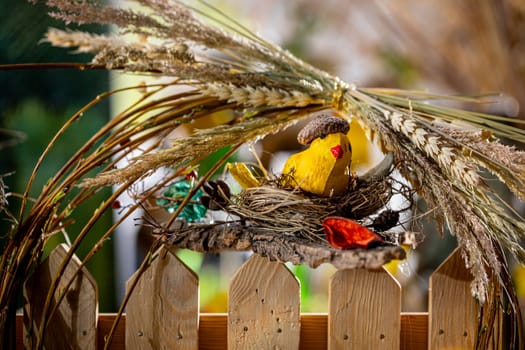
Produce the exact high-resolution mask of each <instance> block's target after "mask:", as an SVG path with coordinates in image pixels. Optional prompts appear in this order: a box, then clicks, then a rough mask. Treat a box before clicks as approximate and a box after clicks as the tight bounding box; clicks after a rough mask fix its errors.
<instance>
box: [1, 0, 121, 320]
mask: <svg viewBox="0 0 525 350" xmlns="http://www.w3.org/2000/svg"><path fill="white" fill-rule="evenodd" d="M0 8H2V9H3V10H2V11H0V64H8V63H38V62H42V63H44V62H85V61H86V60H88V59H89V58H88V57H87V56H85V55H77V54H75V55H72V54H71V53H68V52H66V51H65V50H63V49H58V48H52V47H50V46H49V45H48V44H45V43H40V44H39V42H40V40H41V39H42V37H43V35H44V33H45V32H46V31H47V29H48V27H52V26H53V27H63V24H62V23H60V22H58V21H55V20H53V19H51V18H50V17H49V16H48V15H47V10H46V9H45V7H44V6H42V5H41V4H38V5H31V4H29V3H28V2H27V1H21V0H0ZM0 84H1V85H2V86H3V87H4V88H3V89H2V94H0V129H9V130H13V131H16V132H21V133H23V134H24V140H21V141H22V142H20V143H19V144H17V145H15V146H11V147H8V148H4V149H0V173H1V174H6V173H11V172H14V173H13V174H12V175H10V176H8V177H6V178H5V182H6V185H7V186H9V190H10V191H11V192H14V193H22V192H23V191H24V189H25V185H26V183H27V181H28V179H29V176H30V174H31V171H32V169H33V166H34V165H35V163H36V161H37V159H38V156H39V155H40V154H41V153H42V151H43V150H44V149H45V147H46V145H47V144H48V142H49V141H50V140H51V138H52V137H53V135H54V134H55V133H56V132H57V131H58V130H59V128H60V127H61V126H62V125H63V124H64V122H65V121H66V120H67V119H68V118H69V117H70V116H71V115H72V114H73V113H75V112H76V111H77V110H78V109H79V108H80V107H82V106H83V105H84V104H86V103H88V102H89V101H90V100H91V99H93V98H94V97H95V96H96V94H98V93H100V92H103V91H106V90H108V73H107V72H104V71H89V72H81V71H76V70H58V69H39V68H38V67H35V68H34V69H28V70H10V71H5V70H3V71H0ZM108 110H109V106H108V103H107V102H105V103H101V104H99V105H97V106H96V107H95V108H93V109H91V110H90V111H89V113H86V115H84V117H83V118H81V119H80V120H79V121H78V122H76V125H74V127H73V128H72V129H71V130H70V132H68V133H66V134H65V135H64V137H63V138H62V139H61V140H60V142H59V143H58V144H57V147H55V148H54V150H53V151H52V152H51V154H50V156H49V158H48V159H47V160H46V161H45V162H44V164H43V166H42V168H41V171H40V174H39V175H38V176H37V179H36V181H35V183H34V185H33V188H32V191H31V193H30V195H31V196H36V195H38V193H39V189H41V188H42V186H43V185H44V184H45V182H46V181H47V180H48V179H49V178H51V177H52V176H53V174H54V173H55V172H56V171H57V170H58V169H59V167H61V166H62V165H63V164H64V163H65V162H66V161H67V160H68V159H69V157H70V156H71V155H72V154H73V152H74V151H75V150H76V149H78V148H79V147H80V146H81V145H82V144H83V142H84V141H86V140H87V138H88V137H89V136H91V135H92V134H93V133H94V132H95V131H96V130H97V129H99V128H100V127H101V126H102V125H103V124H104V123H105V121H106V119H107V118H108ZM0 137H6V135H5V134H3V136H2V135H0ZM109 191H110V190H109V189H108V190H107V191H102V192H100V193H98V194H97V195H96V196H95V197H93V198H91V199H90V200H89V201H87V202H86V203H85V205H83V206H82V207H81V208H80V209H79V210H78V211H76V212H75V215H74V217H75V222H74V223H72V224H71V225H70V226H68V228H67V234H68V235H70V239H71V240H73V239H74V237H75V236H76V234H77V233H78V232H79V230H80V229H82V227H83V223H85V222H86V221H87V220H88V219H89V218H90V217H91V213H92V212H93V210H95V208H96V207H97V206H98V204H99V203H100V201H101V200H102V199H103V198H105V197H107V196H108V195H109V193H110V192H109ZM10 205H11V211H12V212H13V213H17V205H18V200H17V199H15V198H11V199H10ZM111 220H112V219H111V215H105V216H104V220H101V221H100V222H99V223H98V224H97V226H95V228H94V230H93V234H92V235H90V236H91V238H90V239H88V240H86V241H85V242H84V243H83V245H82V246H81V247H80V249H79V251H78V254H77V255H78V256H79V257H80V258H81V259H82V258H83V257H84V255H85V254H86V252H87V251H88V250H89V249H90V247H91V246H92V245H93V244H94V242H96V240H97V239H98V238H97V236H99V235H100V234H101V233H102V232H103V231H104V230H105V229H106V228H107V227H109V225H110V224H111ZM7 229H8V223H7V222H1V223H0V232H6V231H7ZM62 241H64V237H63V236H62V235H60V234H57V235H56V237H54V238H53V239H52V240H50V241H49V244H48V247H47V248H46V250H48V249H50V248H52V247H53V246H54V243H57V242H62ZM0 244H2V242H0ZM112 261H113V250H112V244H111V241H109V242H107V243H106V244H105V245H104V247H103V248H102V249H101V250H100V251H99V253H98V254H97V255H96V256H95V257H94V258H93V259H92V260H91V261H90V262H89V263H88V265H87V266H88V269H89V271H90V272H91V273H92V275H93V276H94V277H95V279H96V280H97V282H98V285H99V304H100V310H101V311H113V310H115V309H116V305H115V298H114V293H113V291H114V273H113V268H112V266H113V264H112ZM108 267H109V268H108Z"/></svg>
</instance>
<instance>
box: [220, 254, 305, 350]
mask: <svg viewBox="0 0 525 350" xmlns="http://www.w3.org/2000/svg"><path fill="white" fill-rule="evenodd" d="M299 294H300V293H299V282H298V280H297V279H296V277H295V276H294V275H293V274H292V273H291V272H290V270H288V268H287V267H286V266H285V265H284V264H282V263H278V262H272V261H269V260H268V258H263V257H261V256H259V255H257V254H254V255H252V256H251V257H250V259H248V261H247V262H246V263H244V264H243V265H242V266H241V267H240V268H239V270H238V271H237V272H236V273H235V275H234V276H233V278H232V280H231V283H230V289H229V295H228V314H229V317H228V348H229V349H242V350H244V349H298V348H299V339H300V296H299Z"/></svg>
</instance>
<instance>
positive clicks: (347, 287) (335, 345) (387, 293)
mask: <svg viewBox="0 0 525 350" xmlns="http://www.w3.org/2000/svg"><path fill="white" fill-rule="evenodd" d="M328 295H329V297H328V298H329V301H328V304H329V306H328V307H329V313H328V348H329V349H334V350H335V349H396V350H397V349H399V347H400V344H401V343H400V333H401V316H400V314H401V286H400V285H399V283H398V282H397V281H396V280H395V279H394V278H393V277H392V276H391V275H390V274H389V273H388V272H387V271H386V270H385V269H380V270H377V271H370V270H365V269H353V270H339V271H337V272H336V273H335V274H334V275H333V276H332V279H331V281H330V288H329V294H328Z"/></svg>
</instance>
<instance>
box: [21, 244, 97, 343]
mask: <svg viewBox="0 0 525 350" xmlns="http://www.w3.org/2000/svg"><path fill="white" fill-rule="evenodd" d="M67 252H68V248H67V246H66V245H65V244H61V245H59V246H57V247H56V248H55V249H54V250H53V251H52V252H51V253H50V254H49V256H48V257H47V259H46V260H44V261H43V262H42V264H40V265H39V266H38V267H37V268H36V270H35V272H34V274H33V275H32V276H31V277H30V278H29V279H28V281H27V282H26V283H25V285H24V342H25V345H26V347H27V348H34V347H35V344H36V341H37V339H39V334H38V327H39V325H40V321H41V319H42V317H43V316H42V312H43V306H44V303H45V299H46V295H47V291H48V290H49V289H50V286H51V283H52V280H53V279H54V278H55V275H56V274H57V272H58V270H59V267H60V265H61V264H62V262H63V261H64V259H65V257H66V255H67ZM80 266H81V262H80V260H79V259H78V258H77V257H76V256H75V255H73V257H72V259H71V261H70V262H69V264H68V265H67V267H66V268H65V270H64V272H63V273H62V275H61V278H60V281H59V283H58V288H57V290H56V292H55V295H54V297H53V299H52V303H51V306H54V305H56V303H57V301H58V299H59V297H60V295H63V293H65V296H64V298H63V299H62V301H61V303H60V304H59V306H58V308H57V309H56V312H55V313H54V314H53V315H52V317H51V318H50V320H49V324H48V326H47V329H46V332H45V338H44V344H45V345H44V346H45V348H46V349H66V348H67V349H70V348H71V349H95V347H96V339H97V338H96V337H97V335H96V331H97V324H96V322H97V312H98V293H97V285H96V282H95V280H94V279H93V277H91V275H90V274H89V272H88V271H87V269H85V268H82V269H81V270H80V271H79V273H78V274H77V275H76V276H75V273H76V272H77V270H78V269H79V267H80ZM73 278H74V280H73V283H72V284H71V285H70V286H69V289H66V287H67V285H68V283H69V281H70V280H71V279H73ZM50 310H51V309H50Z"/></svg>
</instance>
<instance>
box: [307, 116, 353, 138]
mask: <svg viewBox="0 0 525 350" xmlns="http://www.w3.org/2000/svg"><path fill="white" fill-rule="evenodd" d="M349 130H350V125H349V124H348V122H347V121H346V120H343V119H341V118H338V117H332V116H329V115H326V114H323V115H320V116H319V117H317V118H316V119H314V120H312V121H311V122H309V123H308V124H306V126H305V127H304V128H302V129H301V131H300V132H299V134H297V141H298V142H299V143H300V144H301V145H309V144H310V143H311V142H312V141H313V140H315V139H316V138H318V137H320V138H323V137H325V136H326V135H330V134H335V133H338V132H340V133H343V134H347V133H348V131H349Z"/></svg>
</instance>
